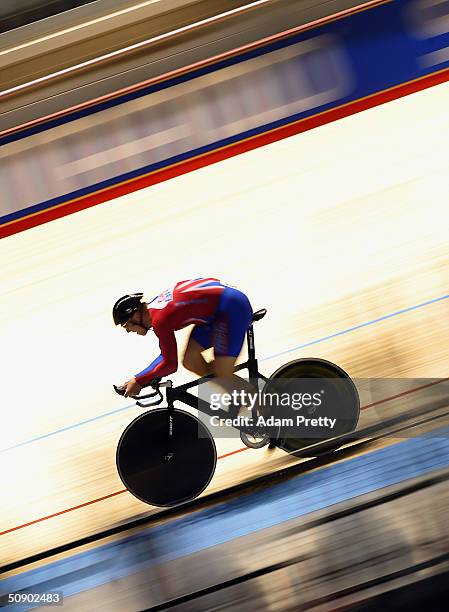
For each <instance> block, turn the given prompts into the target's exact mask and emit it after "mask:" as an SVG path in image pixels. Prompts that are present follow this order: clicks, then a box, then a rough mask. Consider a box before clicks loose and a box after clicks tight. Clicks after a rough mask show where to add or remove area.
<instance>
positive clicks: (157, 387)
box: [112, 378, 173, 408]
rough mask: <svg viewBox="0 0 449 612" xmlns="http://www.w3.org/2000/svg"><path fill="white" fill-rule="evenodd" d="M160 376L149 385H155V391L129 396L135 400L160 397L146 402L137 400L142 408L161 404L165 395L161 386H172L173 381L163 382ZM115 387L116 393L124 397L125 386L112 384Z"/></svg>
mask: <svg viewBox="0 0 449 612" xmlns="http://www.w3.org/2000/svg"><path fill="white" fill-rule="evenodd" d="M160 380H161V379H160V378H155V379H154V380H152V381H151V383H150V384H149V385H148V386H149V387H153V389H154V391H153V392H152V393H147V394H145V395H130V396H129V397H130V398H132V399H135V400H143V399H150V398H152V397H157V398H158V399H156V400H154V401H152V402H146V403H142V402H140V401H137V402H136V404H137V405H138V406H140V407H141V408H148V407H150V406H157V405H158V404H160V403H161V402H162V401H163V400H164V397H163V395H162V393H161V391H160V388H161V387H172V386H173V383H172V381H171V380H166V381H165V382H163V383H161V382H160ZM112 386H113V387H114V391H115V392H116V393H118V394H119V395H121V396H122V397H123V396H124V395H125V389H124V388H123V387H117V385H112Z"/></svg>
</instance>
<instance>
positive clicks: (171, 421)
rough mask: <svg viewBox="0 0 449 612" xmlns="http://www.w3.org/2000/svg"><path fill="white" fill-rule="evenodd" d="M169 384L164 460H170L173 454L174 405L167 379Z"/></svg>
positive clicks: (170, 386) (169, 386)
mask: <svg viewBox="0 0 449 612" xmlns="http://www.w3.org/2000/svg"><path fill="white" fill-rule="evenodd" d="M167 382H168V383H169V384H168V385H167V395H166V397H167V451H166V453H165V456H164V459H165V461H171V460H172V459H173V457H174V456H175V446H174V435H173V424H174V418H173V417H174V414H175V407H174V403H173V395H172V394H173V391H172V387H173V384H172V382H171V381H167Z"/></svg>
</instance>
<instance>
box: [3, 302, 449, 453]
mask: <svg viewBox="0 0 449 612" xmlns="http://www.w3.org/2000/svg"><path fill="white" fill-rule="evenodd" d="M448 298H449V294H447V295H443V296H441V297H438V298H434V299H433V300H428V301H427V302H421V303H420V304H415V305H414V306H409V307H408V308H402V309H401V310H396V311H395V312H392V313H390V314H387V315H384V316H383V317H378V318H377V319H372V320H371V321H366V322H365V323H360V325H355V326H354V327H348V329H344V330H342V331H339V332H336V333H335V334H330V335H329V336H323V337H322V338H318V339H317V340H312V341H311V342H306V343H305V344H299V345H298V346H295V347H293V348H290V349H287V350H285V351H281V352H280V353H274V354H273V355H269V356H268V357H263V358H262V359H259V361H268V360H269V359H274V358H275V357H280V356H281V355H286V354H288V353H293V352H295V351H298V350H299V349H303V348H306V347H308V346H312V345H314V344H319V343H320V342H325V341H326V340H332V338H337V337H338V336H343V335H344V334H348V333H349V332H352V331H356V330H357V329H362V328H363V327H368V326H369V325H374V324H375V323H380V322H381V321H386V320H387V319H391V318H392V317H397V316H398V315H401V314H404V313H406V312H411V311H412V310H417V309H418V308H423V307H424V306H429V305H430V304H435V303H437V302H441V301H443V300H447V299H448ZM134 406H135V404H129V405H128V406H125V407H123V408H118V409H117V410H112V411H111V412H104V413H103V414H100V415H98V416H96V417H93V418H92V419H87V420H85V421H80V422H79V423H74V424H73V425H68V426H67V427H62V428H61V429H56V430H55V431H50V432H49V433H47V434H43V435H42V436H37V437H36V438H30V439H29V440H25V441H23V442H19V444H15V445H14V446H9V447H7V448H2V449H0V454H1V453H5V452H6V451H10V450H13V449H15V448H19V447H20V446H25V445H27V444H31V443H32V442H37V441H38V440H44V439H45V438H49V437H51V436H54V435H56V434H58V433H62V432H64V431H69V430H71V429H76V428H77V427H81V426H82V425H86V424H87V423H93V422H94V421H98V420H100V419H103V418H105V417H107V416H111V415H112V414H117V413H118V412H123V411H125V410H129V409H130V408H133V407H134Z"/></svg>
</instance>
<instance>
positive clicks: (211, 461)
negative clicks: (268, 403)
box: [114, 309, 360, 507]
mask: <svg viewBox="0 0 449 612" xmlns="http://www.w3.org/2000/svg"><path fill="white" fill-rule="evenodd" d="M266 312H267V311H266V309H261V310H258V311H257V312H255V313H254V314H253V320H252V323H251V325H250V327H249V328H248V330H247V333H246V339H247V349H248V359H247V361H245V362H244V363H242V364H239V365H238V366H236V367H235V370H234V372H240V371H242V370H247V371H248V380H249V382H250V383H251V384H252V385H253V386H254V388H255V389H258V390H259V391H260V393H261V394H262V395H261V397H262V398H266V397H269V398H272V397H273V396H276V397H277V398H279V397H281V396H280V393H283V394H287V395H286V397H287V404H288V406H287V409H288V410H289V411H290V413H291V412H292V410H291V408H292V406H294V402H293V399H294V397H295V393H296V395H298V388H299V387H298V385H299V386H300V387H301V388H305V387H304V385H303V384H302V383H304V384H306V383H307V385H308V386H307V389H308V391H309V392H308V393H299V396H300V398H301V397H302V398H303V402H304V398H305V397H306V396H307V399H308V402H306V404H307V405H301V407H300V408H299V409H298V411H297V413H296V414H295V415H294V416H296V420H298V419H299V420H301V419H302V422H303V423H304V422H305V421H310V422H313V421H316V422H318V420H319V419H318V417H316V412H317V406H316V405H313V401H312V397H313V398H315V396H316V397H317V398H318V395H319V394H320V393H321V394H324V393H325V391H327V397H328V399H329V401H328V404H329V405H330V406H331V407H332V410H333V411H334V414H337V415H338V421H339V424H338V429H337V430H333V432H332V434H331V435H325V436H324V437H323V436H322V434H315V435H314V436H312V437H310V435H309V433H308V432H307V431H306V430H305V429H304V427H303V428H302V429H301V428H298V426H297V424H296V425H295V423H294V422H293V421H294V419H293V418H291V419H290V420H291V421H292V426H291V427H290V420H288V425H284V421H287V419H282V418H277V417H276V416H275V414H277V413H278V412H282V408H281V410H280V406H279V405H277V406H276V407H275V408H274V409H273V408H272V407H271V408H270V409H269V411H268V412H266V413H265V416H264V417H263V418H262V421H263V425H262V426H261V425H260V424H258V423H259V421H260V417H261V414H260V407H259V408H256V407H253V408H252V409H251V417H250V419H249V421H250V422H251V423H252V424H251V425H249V426H248V425H247V424H242V425H240V424H237V425H234V428H235V429H237V430H239V431H240V437H241V439H242V441H243V442H244V444H245V445H247V446H249V447H251V448H261V447H263V446H265V445H266V444H268V443H269V445H270V447H274V446H275V447H277V448H279V449H281V450H283V451H285V452H288V453H294V454H295V455H297V456H300V457H308V456H316V455H317V451H316V450H315V449H314V448H313V445H316V443H317V442H322V441H323V440H324V441H326V440H329V444H328V445H326V444H324V445H322V444H320V454H322V453H323V452H326V453H327V452H332V451H334V450H335V449H336V448H338V447H339V446H340V445H341V443H339V442H338V440H335V439H334V438H336V437H337V438H338V436H340V435H343V434H346V433H349V432H352V431H354V430H355V428H356V426H357V423H358V418H359V412H360V401H359V396H358V392H357V389H356V387H355V385H354V383H353V381H352V380H351V378H350V377H349V375H348V374H347V373H346V372H345V371H344V370H342V369H341V368H340V367H339V366H337V365H335V364H333V363H331V362H329V361H326V360H323V359H317V358H305V359H297V360H294V361H291V362H289V363H287V364H285V365H282V366H281V367H280V368H278V369H277V370H276V371H275V372H274V373H273V374H272V375H271V376H270V377H269V378H267V377H265V376H264V375H263V374H261V373H260V372H259V368H258V361H257V358H256V352H255V344H254V328H253V324H254V323H255V322H256V321H259V320H260V319H262V318H263V317H264V316H265V315H266ZM212 378H213V377H212V376H211V375H209V376H204V377H202V378H198V379H196V380H193V381H191V382H188V383H185V384H182V385H179V386H177V387H174V386H173V383H172V381H171V380H166V381H163V382H162V381H161V380H160V379H155V380H154V381H152V383H151V384H150V385H149V386H150V387H152V389H153V391H152V392H151V393H149V394H145V395H138V396H131V397H133V399H136V400H137V405H138V406H140V407H144V408H153V407H154V406H157V405H159V404H161V403H162V402H163V400H164V397H163V394H162V392H161V389H165V396H166V398H165V399H166V403H167V405H166V407H163V408H153V409H151V410H148V411H147V412H144V413H142V414H140V415H139V416H137V417H136V418H135V419H134V420H133V421H132V422H131V423H130V424H129V425H128V426H127V427H126V429H125V430H124V432H123V433H122V435H121V437H120V440H119V442H118V446H117V453H116V463H117V470H118V473H119V476H120V478H121V480H122V482H123V484H124V485H125V487H126V488H127V489H128V491H129V492H130V493H131V494H132V495H134V496H135V497H137V498H138V499H140V500H141V501H143V502H145V503H147V504H151V505H152V506H161V507H165V506H174V505H177V504H180V503H182V502H185V501H188V500H191V499H194V498H195V497H197V496H198V495H200V494H201V493H202V492H203V491H204V490H205V489H206V487H207V486H208V485H209V483H210V481H211V480H212V477H213V475H214V472H215V468H216V464H217V450H216V446H215V441H214V438H213V436H212V434H211V432H210V428H209V427H208V426H207V425H206V424H205V423H204V422H203V421H202V420H200V419H199V418H198V417H196V416H194V415H193V414H191V413H190V412H187V411H185V410H182V409H180V408H175V406H174V404H175V402H181V403H183V404H185V405H186V406H189V407H190V408H194V409H196V410H198V412H200V413H202V414H204V415H207V416H209V418H211V417H215V418H216V419H229V418H230V417H231V420H233V419H232V417H234V418H235V417H236V415H237V413H238V409H239V407H238V406H235V405H232V406H231V407H230V409H229V411H226V410H223V409H222V408H218V409H217V408H215V409H212V407H211V403H209V402H208V401H206V400H205V399H203V398H202V397H200V396H195V395H193V394H192V393H191V392H190V390H191V389H192V388H195V387H200V386H201V385H203V384H205V383H210V382H211V379H212ZM324 383H326V384H324ZM311 384H312V387H313V388H312V391H313V390H316V391H315V393H313V392H312V391H310V389H311V388H310V385H311ZM261 387H262V389H261ZM324 387H325V388H324ZM114 389H115V391H116V392H117V393H118V394H119V395H123V394H124V390H123V389H122V388H119V387H116V386H115V385H114ZM318 389H319V390H318ZM142 400H143V401H142ZM315 404H316V402H315ZM284 412H285V410H284ZM304 414H306V415H307V418H306V417H305V416H304ZM270 416H271V417H272V419H271V421H270ZM315 417H316V418H315ZM237 420H238V419H237ZM278 421H279V422H278ZM267 423H269V425H266V424H267ZM315 429H316V430H318V429H319V428H317V427H316V428H315ZM319 431H322V429H320V430H319ZM320 435H321V437H320ZM329 438H332V439H329ZM308 447H311V448H310V450H309V451H308V450H307V449H308Z"/></svg>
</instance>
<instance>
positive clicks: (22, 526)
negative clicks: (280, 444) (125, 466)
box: [0, 446, 250, 536]
mask: <svg viewBox="0 0 449 612" xmlns="http://www.w3.org/2000/svg"><path fill="white" fill-rule="evenodd" d="M247 450H250V449H249V448H248V447H247V446H244V447H243V448H238V449H237V450H235V451H231V452H230V453H226V454H224V455H220V456H219V457H218V459H224V458H225V457H230V456H231V455H236V454H237V453H241V452H243V451H247ZM127 492H128V489H121V490H120V491H115V493H109V494H108V495H103V497H98V498H97V499H91V500H90V501H88V502H84V503H83V504H78V506H73V507H72V508H66V509H65V510H60V511H59V512H55V513H54V514H49V515H48V516H42V517H41V518H38V519H35V520H34V521H30V522H29V523H24V524H23V525H17V526H16V527H12V528H11V529H6V531H0V536H2V535H6V534H7V533H11V532H12V531H17V529H23V528H24V527H29V526H30V525H35V524H36V523H41V522H42V521H47V520H48V519H51V518H55V517H56V516H61V514H66V513H67V512H72V511H73V510H79V509H80V508H85V507H86V506H90V505H92V504H96V503H97V502H101V501H104V500H105V499H109V498H110V497H115V496H116V495H121V494H122V493H127Z"/></svg>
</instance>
